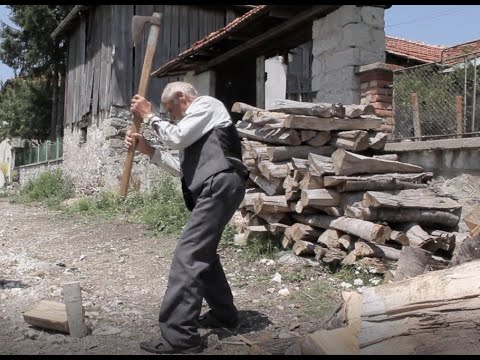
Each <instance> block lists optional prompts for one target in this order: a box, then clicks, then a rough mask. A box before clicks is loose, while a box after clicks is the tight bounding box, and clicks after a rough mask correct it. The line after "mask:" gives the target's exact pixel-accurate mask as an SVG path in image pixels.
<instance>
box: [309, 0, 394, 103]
mask: <svg viewBox="0 0 480 360" xmlns="http://www.w3.org/2000/svg"><path fill="white" fill-rule="evenodd" d="M384 12H385V9H383V8H381V7H374V6H356V5H343V6H341V7H340V8H338V9H337V10H335V11H334V12H332V13H330V14H328V15H327V16H325V17H323V18H320V19H318V20H316V21H314V22H313V27H312V39H313V48H312V54H313V63H312V91H316V92H317V94H316V98H315V100H314V101H315V102H341V103H343V104H359V103H360V80H359V77H358V75H357V70H358V67H359V66H361V65H366V64H371V63H374V62H384V61H385V31H384V26H385V21H384Z"/></svg>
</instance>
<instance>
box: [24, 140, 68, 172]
mask: <svg viewBox="0 0 480 360" xmlns="http://www.w3.org/2000/svg"><path fill="white" fill-rule="evenodd" d="M62 155H63V141H62V139H61V138H58V139H57V140H56V141H49V140H47V141H45V142H43V143H41V144H39V145H36V146H29V147H25V148H19V149H16V151H15V167H17V166H23V165H30V164H36V163H41V162H45V161H52V160H58V159H61V158H62Z"/></svg>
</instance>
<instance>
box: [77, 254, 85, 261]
mask: <svg viewBox="0 0 480 360" xmlns="http://www.w3.org/2000/svg"><path fill="white" fill-rule="evenodd" d="M86 258H87V256H86V255H82V256H80V258H79V259H78V260H79V261H82V260H84V259H86Z"/></svg>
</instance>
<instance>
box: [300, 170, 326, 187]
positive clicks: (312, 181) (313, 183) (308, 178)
mask: <svg viewBox="0 0 480 360" xmlns="http://www.w3.org/2000/svg"><path fill="white" fill-rule="evenodd" d="M298 187H299V189H301V190H313V189H321V188H323V177H321V176H314V175H312V173H311V172H307V173H306V174H305V176H304V177H303V179H302V180H301V181H300V183H299V186H298Z"/></svg>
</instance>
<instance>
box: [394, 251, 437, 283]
mask: <svg viewBox="0 0 480 360" xmlns="http://www.w3.org/2000/svg"><path fill="white" fill-rule="evenodd" d="M431 256H432V254H431V253H430V252H429V251H426V250H423V249H420V248H415V247H412V246H404V247H403V248H402V253H401V255H400V258H399V259H398V263H397V268H396V270H395V277H394V278H393V281H400V280H403V279H408V278H410V277H415V276H417V275H421V274H423V273H424V272H425V269H426V267H427V263H428V261H429V259H430V257H431Z"/></svg>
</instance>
